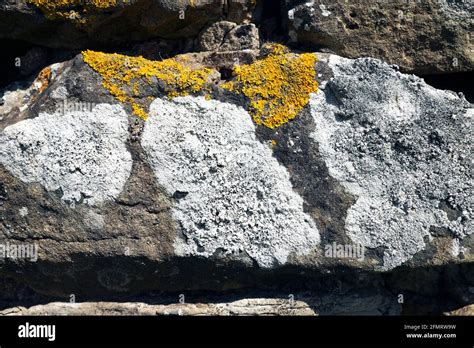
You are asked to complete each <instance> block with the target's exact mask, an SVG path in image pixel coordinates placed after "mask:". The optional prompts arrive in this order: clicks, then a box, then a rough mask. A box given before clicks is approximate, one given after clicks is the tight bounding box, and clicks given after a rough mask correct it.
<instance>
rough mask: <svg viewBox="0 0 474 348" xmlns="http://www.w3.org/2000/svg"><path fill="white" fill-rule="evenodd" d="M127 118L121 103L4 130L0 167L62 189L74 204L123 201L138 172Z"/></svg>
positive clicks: (29, 180) (0, 140) (26, 179)
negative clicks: (130, 148) (129, 147)
mask: <svg viewBox="0 0 474 348" xmlns="http://www.w3.org/2000/svg"><path fill="white" fill-rule="evenodd" d="M127 139H128V122H127V115H126V113H125V111H124V110H123V108H122V107H120V106H118V105H107V104H100V105H97V106H95V107H94V108H93V109H92V110H90V111H82V112H81V111H78V112H70V113H66V114H64V115H63V114H61V113H60V112H58V113H56V114H46V113H44V114H40V115H39V116H38V117H36V118H34V119H29V120H24V121H21V122H18V123H16V124H14V125H11V126H9V127H7V128H5V129H4V131H3V132H2V133H1V134H0V163H1V164H2V165H3V166H5V168H7V169H8V170H9V171H10V172H11V173H13V174H14V175H15V176H17V177H19V178H20V179H21V180H22V181H24V182H27V183H35V182H38V183H40V184H41V185H43V186H44V187H45V188H46V189H47V190H49V191H60V192H61V198H62V199H63V200H64V201H65V202H67V203H70V204H75V203H80V202H81V203H82V202H83V203H85V204H88V205H94V204H98V203H101V202H103V201H105V200H111V199H113V198H114V197H117V196H118V195H119V194H120V193H121V192H122V190H123V187H124V185H125V182H126V181H127V179H128V177H129V175H130V171H131V168H132V158H131V155H130V153H129V152H128V150H127V148H126V145H125V143H126V141H127Z"/></svg>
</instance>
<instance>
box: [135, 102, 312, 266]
mask: <svg viewBox="0 0 474 348" xmlns="http://www.w3.org/2000/svg"><path fill="white" fill-rule="evenodd" d="M142 146H143V148H144V149H145V151H146V152H147V154H148V156H149V160H150V163H151V166H152V168H153V169H154V171H155V175H156V177H157V179H158V182H159V183H160V184H161V185H163V186H164V187H165V188H166V190H167V191H168V193H169V194H170V195H172V196H173V197H176V198H177V200H178V204H177V207H176V209H175V210H174V216H175V217H176V219H177V221H178V222H179V223H180V225H181V226H182V229H183V231H182V232H183V234H184V237H185V241H178V243H177V244H176V248H177V253H178V254H181V255H187V256H189V255H203V256H211V255H213V254H216V253H219V254H221V255H222V256H223V257H225V256H228V255H232V254H239V253H244V254H248V256H250V258H251V259H253V260H255V261H256V262H257V263H258V264H259V265H260V266H262V267H272V266H276V265H281V264H284V263H285V262H286V260H287V258H288V256H289V255H290V254H291V253H293V252H298V253H302V254H305V253H308V252H310V251H311V250H312V249H314V248H316V247H317V246H318V243H319V233H318V231H317V228H316V226H315V224H314V222H313V221H312V219H311V217H310V216H308V215H306V214H305V213H304V212H303V200H302V199H301V197H299V196H298V195H297V194H296V193H295V192H293V190H292V187H291V183H290V180H289V175H288V172H287V171H286V169H285V168H284V167H283V166H281V165H279V164H278V162H277V161H276V160H275V158H273V157H272V153H271V149H270V148H269V147H268V146H267V145H264V144H262V143H260V142H259V141H258V140H257V139H256V136H255V126H254V124H253V122H252V118H251V116H250V115H249V114H248V113H247V112H245V111H244V110H243V109H242V108H239V107H236V106H233V105H231V104H223V103H220V102H216V101H206V100H205V99H204V98H203V97H200V98H197V99H196V98H192V97H185V98H177V99H175V100H174V101H173V102H166V101H164V100H156V101H155V102H154V103H153V104H152V107H151V117H150V120H149V121H148V122H147V123H146V125H145V130H144V133H143V139H142Z"/></svg>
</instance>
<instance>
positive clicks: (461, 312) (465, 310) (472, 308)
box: [445, 305, 474, 316]
mask: <svg viewBox="0 0 474 348" xmlns="http://www.w3.org/2000/svg"><path fill="white" fill-rule="evenodd" d="M445 315H454V316H473V315H474V305H469V306H466V307H462V308H459V309H456V310H454V311H451V312H447V313H445Z"/></svg>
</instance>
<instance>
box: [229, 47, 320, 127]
mask: <svg viewBox="0 0 474 348" xmlns="http://www.w3.org/2000/svg"><path fill="white" fill-rule="evenodd" d="M264 50H265V51H267V52H268V55H267V56H266V57H265V58H263V59H261V60H258V61H256V62H255V63H252V64H249V65H242V66H238V67H236V68H235V69H234V72H233V75H234V80H232V81H230V82H227V83H225V84H223V85H222V87H223V88H225V89H227V90H229V91H231V92H234V93H237V94H243V95H244V96H245V97H247V99H248V100H249V102H250V110H249V111H250V113H251V115H252V116H253V119H254V121H255V123H256V124H258V125H264V126H266V127H268V128H277V127H280V126H281V125H283V124H285V123H287V122H288V121H290V120H292V119H294V118H295V117H296V116H297V115H298V113H299V112H300V111H301V110H302V109H303V108H304V107H305V106H306V105H307V104H308V102H309V96H310V93H314V92H316V91H317V89H318V83H317V82H316V71H315V68H314V65H315V63H316V56H315V55H314V54H311V53H305V54H301V55H295V54H291V53H289V51H288V49H287V48H286V47H285V46H282V45H278V44H270V45H267V46H266V47H264Z"/></svg>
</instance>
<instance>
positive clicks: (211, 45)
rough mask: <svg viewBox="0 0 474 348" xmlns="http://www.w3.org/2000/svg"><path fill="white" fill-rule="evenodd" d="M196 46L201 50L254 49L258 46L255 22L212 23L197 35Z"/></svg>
mask: <svg viewBox="0 0 474 348" xmlns="http://www.w3.org/2000/svg"><path fill="white" fill-rule="evenodd" d="M198 46H199V49H200V50H201V51H239V50H256V49H259V48H260V40H259V34H258V29H257V27H256V26H255V24H246V25H237V24H236V23H232V22H227V21H223V22H217V23H213V24H212V25H210V26H209V27H208V28H206V29H205V30H203V31H202V33H201V34H200V35H199V42H198Z"/></svg>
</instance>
